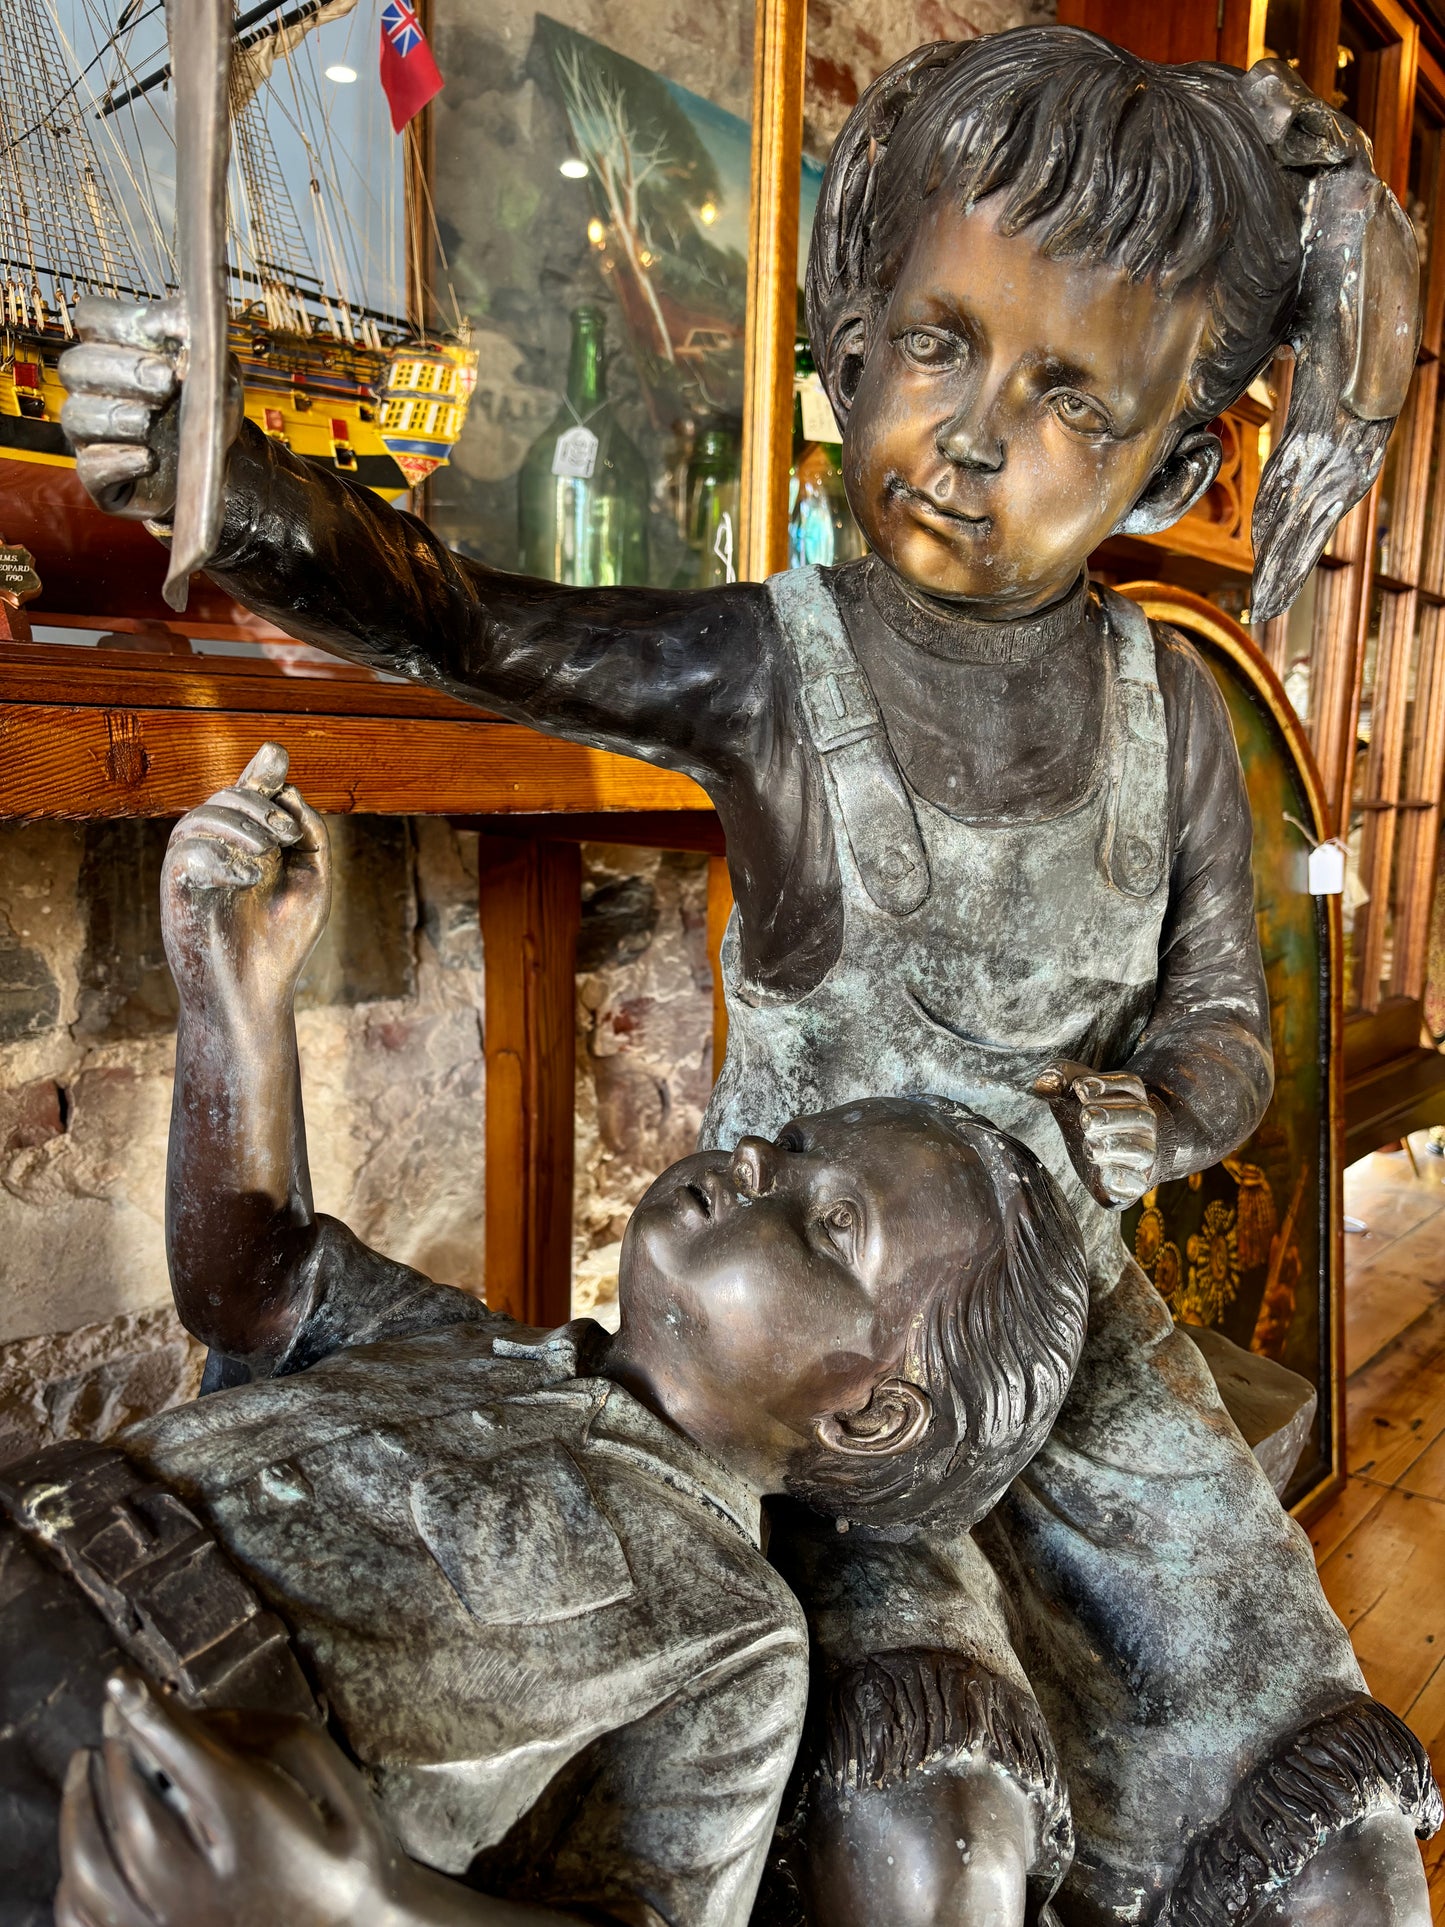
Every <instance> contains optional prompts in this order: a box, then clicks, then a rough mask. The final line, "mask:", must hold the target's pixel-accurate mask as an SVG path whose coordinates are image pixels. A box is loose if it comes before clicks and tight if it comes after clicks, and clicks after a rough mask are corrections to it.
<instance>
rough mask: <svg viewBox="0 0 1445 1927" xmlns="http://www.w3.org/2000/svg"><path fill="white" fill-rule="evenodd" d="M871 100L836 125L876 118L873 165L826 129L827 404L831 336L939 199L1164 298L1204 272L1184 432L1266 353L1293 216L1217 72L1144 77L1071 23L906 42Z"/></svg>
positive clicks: (1284, 294) (1284, 301)
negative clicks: (1206, 306)
mask: <svg viewBox="0 0 1445 1927" xmlns="http://www.w3.org/2000/svg"><path fill="white" fill-rule="evenodd" d="M877 86H878V88H879V89H881V90H882V91H881V93H880V94H878V95H876V96H875V95H872V94H870V96H868V97H866V98H865V101H864V102H863V103H860V106H859V108H858V109H857V110H856V115H855V118H858V117H861V119H862V121H863V122H867V121H869V120H872V119H878V118H880V117H881V118H886V119H889V120H891V121H892V125H891V127H890V128H888V130H887V132H886V135H885V138H884V142H883V145H882V151H881V152H880V151H879V145H878V140H877V135H876V133H874V132H873V131H871V130H870V132H869V138H868V142H867V146H866V148H865V147H864V146H863V145H862V143H859V142H857V141H850V140H849V130H846V129H845V131H844V134H843V136H842V137H841V139H840V141H839V143H838V148H837V149H835V153H834V160H833V163H832V165H831V166H830V169H829V174H828V179H827V181H826V184H825V187H824V192H823V199H822V201H821V203H820V206H819V211H818V223H817V227H816V229H815V233H814V243H813V250H812V254H811V256H810V258H809V262H808V321H809V326H810V328H811V329H812V333H813V346H814V352H815V354H816V355H817V358H818V366H819V368H820V370H825V371H826V372H825V374H824V379H825V381H827V380H830V378H831V382H830V385H836V386H837V387H838V388H839V389H840V390H841V391H842V392H843V395H844V397H845V398H846V397H847V395H848V393H849V392H850V390H849V384H850V382H851V383H856V380H857V372H858V370H855V369H854V368H853V367H852V366H851V365H850V363H851V362H852V359H853V357H854V356H856V355H857V353H858V349H857V347H856V346H853V345H852V343H853V340H854V337H853V336H851V335H850V334H849V326H850V323H853V322H855V321H861V322H862V323H863V325H864V328H865V329H866V328H867V327H868V324H869V323H870V322H871V321H872V320H873V319H874V318H876V315H877V313H878V312H879V311H880V310H881V308H882V306H883V304H884V302H885V301H886V299H887V296H888V294H889V292H890V291H891V289H892V286H893V283H894V281H895V279H896V278H897V275H898V271H899V269H900V268H901V266H902V264H903V258H904V255H905V253H906V252H907V248H908V244H909V242H910V241H911V239H912V236H913V233H914V231H915V229H916V228H917V225H918V222H919V218H920V216H921V213H922V211H923V208H924V205H925V204H926V203H927V202H928V201H929V200H930V199H931V198H932V196H933V195H934V194H936V193H938V192H940V191H944V192H947V193H949V194H951V195H952V196H953V197H954V198H955V199H956V200H957V201H958V202H959V203H960V204H961V205H962V206H963V207H965V208H971V207H974V206H976V205H977V204H978V203H979V202H980V201H983V200H986V199H988V198H989V197H990V196H993V195H997V197H998V201H997V207H998V215H997V218H998V225H999V228H1000V230H1001V231H1002V232H1003V233H1004V234H1021V233H1023V232H1024V231H1025V230H1027V232H1028V234H1029V236H1030V238H1031V239H1032V240H1033V241H1034V242H1035V243H1036V244H1037V245H1038V246H1039V248H1041V249H1042V251H1043V252H1044V253H1045V254H1048V255H1052V256H1055V257H1060V258H1070V259H1077V260H1082V261H1087V262H1090V263H1097V264H1104V265H1108V266H1110V267H1116V268H1119V269H1121V270H1122V271H1123V272H1124V273H1126V274H1128V275H1129V276H1130V277H1131V278H1132V279H1134V280H1136V281H1141V280H1144V279H1146V278H1149V279H1152V280H1154V281H1155V282H1157V283H1158V285H1159V287H1160V289H1161V291H1162V292H1165V293H1167V292H1168V291H1169V290H1170V289H1171V288H1175V287H1180V286H1182V285H1184V284H1185V283H1188V282H1192V281H1195V280H1198V279H1200V278H1202V277H1208V278H1209V281H1210V311H1209V321H1208V325H1207V328H1206V332H1205V337H1204V343H1203V346H1202V348H1201V350H1200V355H1199V360H1198V362H1197V363H1196V365H1195V369H1194V373H1193V376H1192V378H1191V381H1190V399H1189V421H1190V422H1191V423H1197V422H1205V421H1210V420H1212V419H1213V417H1214V416H1215V415H1217V414H1218V413H1219V412H1220V410H1221V409H1222V408H1225V407H1227V406H1228V405H1229V403H1230V402H1232V401H1233V400H1234V399H1235V398H1236V396H1238V395H1239V394H1241V393H1242V392H1243V390H1244V389H1245V388H1247V387H1248V386H1249V383H1250V381H1251V380H1252V379H1253V377H1254V375H1255V374H1256V372H1257V371H1258V370H1259V369H1260V368H1261V367H1262V366H1263V364H1264V363H1265V362H1267V361H1268V360H1269V357H1270V356H1271V354H1273V352H1274V350H1275V348H1276V346H1277V345H1278V344H1279V342H1280V341H1281V340H1282V339H1283V337H1284V333H1285V329H1286V327H1287V324H1288V321H1289V316H1290V310H1291V307H1292V305H1293V298H1294V291H1295V286H1296V284H1297V282H1298V280H1299V270H1300V237H1299V227H1298V216H1297V214H1296V211H1295V207H1294V204H1293V201H1292V198H1291V195H1290V193H1289V191H1288V189H1287V187H1286V184H1285V181H1284V178H1283V176H1282V174H1281V172H1280V169H1279V168H1278V166H1277V165H1276V164H1275V162H1274V160H1273V158H1272V156H1271V155H1270V152H1269V149H1268V148H1267V147H1266V146H1265V144H1264V142H1263V140H1262V139H1261V138H1260V135H1259V133H1258V131H1257V129H1256V127H1255V125H1254V122H1253V120H1252V118H1251V116H1250V113H1249V110H1248V108H1247V106H1246V103H1245V101H1244V98H1243V97H1242V95H1241V93H1240V88H1239V75H1238V74H1237V73H1236V72H1235V71H1234V70H1233V69H1232V68H1229V67H1218V66H1193V67H1159V66H1155V65H1154V64H1153V62H1151V61H1147V60H1141V59H1139V58H1138V56H1137V55H1135V54H1131V53H1128V52H1126V51H1125V50H1124V49H1123V48H1122V47H1116V46H1113V45H1112V44H1111V43H1110V42H1109V41H1107V40H1100V39H1098V38H1097V37H1096V36H1095V35H1094V34H1091V33H1085V32H1083V31H1082V30H1081V29H1078V28H1073V27H1020V28H1018V29H1016V30H1015V31H1013V32H1011V33H1001V34H990V35H989V36H987V37H986V38H984V39H981V40H967V41H961V42H953V43H945V44H942V45H939V46H934V47H923V48H920V49H919V50H918V51H917V52H916V53H914V54H911V55H910V56H909V57H908V59H907V60H905V61H903V62H901V63H900V64H899V65H898V66H896V67H894V68H893V69H892V70H891V72H890V73H888V74H885V75H884V77H883V79H882V80H881V81H879V82H878V83H877ZM870 110H871V111H870ZM857 131H859V132H861V131H862V128H861V126H860V128H859V129H858V130H857ZM864 170H866V172H867V176H868V178H867V181H866V183H864V182H863V181H861V180H860V178H859V177H860V174H862V173H863V171H864ZM860 186H861V187H862V189H863V191H862V192H859V191H858V189H859V188H860ZM840 348H841V350H842V352H841V355H840ZM859 368H860V369H861V364H859Z"/></svg>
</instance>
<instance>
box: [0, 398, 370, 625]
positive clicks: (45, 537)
mask: <svg viewBox="0 0 1445 1927" xmlns="http://www.w3.org/2000/svg"><path fill="white" fill-rule="evenodd" d="M329 465H330V464H326V466H329ZM373 468H374V469H375V471H376V473H375V475H374V476H373V474H372V473H371V472H370V471H371V470H372V469H373ZM350 475H351V479H353V480H356V481H360V482H363V483H365V484H366V485H367V486H370V487H378V488H381V489H383V490H385V492H386V493H387V494H395V493H396V492H397V485H398V483H399V482H401V481H402V477H401V475H400V473H399V471H398V469H397V467H396V464H395V463H394V462H393V461H392V460H391V458H390V457H389V456H387V457H381V456H372V457H368V456H365V455H360V456H358V457H357V458H356V468H355V469H354V470H352V471H350ZM0 542H3V543H6V544H8V545H9V546H11V547H19V548H25V549H29V551H30V553H31V555H33V556H34V558H35V572H36V574H37V575H38V576H39V577H40V593H39V595H37V596H36V597H34V598H33V600H31V601H29V602H27V604H26V614H27V615H28V616H29V618H30V620H31V622H32V623H35V622H39V623H43V622H44V621H45V618H46V615H47V614H53V615H63V616H90V617H94V618H95V620H96V623H97V625H98V626H99V627H104V626H105V624H106V623H107V622H108V621H113V620H116V619H118V618H127V619H130V620H134V621H141V622H160V623H165V624H167V625H168V626H170V627H175V626H176V625H177V616H176V612H175V610H174V609H172V608H170V607H169V606H168V605H167V603H166V602H165V600H164V598H163V597H162V595H161V586H162V584H163V583H164V581H165V574H166V560H167V558H166V551H165V549H164V547H163V546H162V544H161V543H159V542H157V540H156V539H155V537H154V536H153V535H151V534H149V533H148V531H147V530H146V528H145V525H144V524H143V523H141V522H131V521H126V520H124V519H123V518H122V517H120V516H116V515H106V514H105V513H104V512H103V511H102V510H100V509H98V508H97V507H96V506H95V503H94V502H92V501H91V499H90V497H89V496H88V495H87V494H86V492H85V489H84V488H83V487H82V486H81V482H80V479H79V477H78V476H77V474H76V472H75V458H74V456H72V455H71V454H69V453H68V445H67V443H66V441H65V437H64V436H63V434H62V433H61V431H60V428H59V426H58V424H56V423H55V422H49V421H37V420H32V419H30V418H28V417H26V416H23V415H5V414H0ZM186 619H189V620H190V621H192V622H197V623H207V624H217V625H220V626H223V627H233V626H236V625H240V626H242V627H245V626H248V623H249V618H248V617H246V616H245V614H244V612H243V611H241V610H240V609H238V608H237V606H236V604H235V603H234V602H233V601H232V600H231V598H230V597H229V596H227V595H225V594H223V593H222V591H221V590H220V589H218V588H217V587H216V585H215V584H214V583H213V582H211V581H210V580H209V579H208V578H207V577H206V576H196V577H195V578H194V579H193V581H192V583H191V594H190V600H189V602H188V603H187V605H186V611H185V616H184V617H182V618H180V621H181V622H182V623H184V621H185V620H186Z"/></svg>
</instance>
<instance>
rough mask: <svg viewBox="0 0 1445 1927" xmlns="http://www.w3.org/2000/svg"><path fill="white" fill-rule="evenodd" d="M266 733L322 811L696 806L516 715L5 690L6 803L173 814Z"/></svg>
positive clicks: (667, 786)
mask: <svg viewBox="0 0 1445 1927" xmlns="http://www.w3.org/2000/svg"><path fill="white" fill-rule="evenodd" d="M268 737H274V738H275V739H276V740H277V741H279V742H281V743H283V744H284V745H285V747H286V748H287V749H288V750H289V751H290V754H291V770H292V775H293V777H294V779H295V781H296V782H297V783H298V784H299V785H300V786H301V788H302V790H303V791H304V792H305V794H306V796H307V797H308V798H309V800H310V801H311V802H312V803H313V804H314V805H315V807H316V808H317V809H319V810H324V811H336V812H343V813H344V812H349V811H354V810H360V811H365V812H369V813H384V814H395V815H404V814H423V815H426V814H430V815H467V814H475V815H494V814H499V813H501V814H511V813H513V812H525V813H538V812H547V811H554V810H566V811H573V810H582V811H589V812H603V811H616V810H699V811H706V810H709V809H710V808H711V805H710V804H709V802H708V800H707V797H706V796H705V795H704V794H703V792H702V791H701V790H700V789H699V788H698V787H697V785H696V784H695V783H693V782H692V781H691V780H690V779H689V778H688V777H686V776H679V775H677V774H675V773H674V772H672V771H670V770H661V769H656V768H654V767H653V766H652V765H651V764H649V763H643V762H638V761H637V760H635V759H634V758H631V757H623V756H614V755H611V754H610V753H608V752H607V751H605V750H599V749H587V748H584V747H583V746H582V745H580V744H577V743H562V742H558V741H556V740H555V739H552V738H548V737H544V736H539V735H537V734H535V733H534V732H533V731H532V730H529V729H523V728H520V727H519V726H518V725H516V724H513V723H501V722H493V721H487V720H481V719H476V718H471V719H468V720H466V721H453V720H451V719H449V718H445V717H437V716H417V715H415V714H412V715H408V716H404V717H386V716H376V715H349V716H348V715H336V714H328V715H325V716H307V715H297V714H290V715H286V716H284V717H280V716H277V715H275V714H274V713H272V714H265V713H261V712H259V711H255V710H246V709H232V708H225V709H206V710H187V709H174V708H172V709H160V708H131V707H124V708H122V707H117V706H110V707H101V706H99V705H96V706H94V707H83V706H79V705H75V706H70V707H61V706H58V705H53V704H43V705H41V704H29V703H18V702H11V703H6V702H4V701H3V699H0V816H9V817H109V816H178V815H180V814H181V813H182V812H183V811H185V810H188V809H190V808H191V807H192V806H193V805H194V804H196V803H199V802H201V801H202V800H203V798H205V797H206V796H208V795H210V793H211V792H212V791H213V790H216V789H219V788H221V787H222V786H223V785H224V784H226V783H229V782H233V781H234V780H235V778H236V776H237V774H238V772H239V771H240V770H241V769H242V768H243V767H244V765H245V764H246V762H247V761H248V760H249V759H250V757H251V756H252V755H253V754H254V753H255V751H256V750H257V748H258V747H259V746H260V744H261V743H263V742H264V741H265V740H266V739H267V738H268Z"/></svg>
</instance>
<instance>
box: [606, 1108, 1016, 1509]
mask: <svg viewBox="0 0 1445 1927" xmlns="http://www.w3.org/2000/svg"><path fill="white" fill-rule="evenodd" d="M989 1197H990V1194H989V1192H988V1189H987V1185H986V1182H985V1180H984V1177H983V1174H982V1171H981V1169H980V1168H979V1167H978V1166H977V1165H976V1164H974V1163H971V1162H970V1156H969V1154H963V1153H961V1152H960V1150H959V1147H958V1144H957V1142H956V1140H954V1139H953V1138H952V1137H950V1136H948V1135H946V1134H945V1133H944V1132H943V1131H942V1130H940V1129H939V1127H938V1126H937V1125H935V1124H933V1123H932V1122H931V1121H930V1120H928V1119H926V1118H920V1117H918V1116H917V1115H916V1114H914V1113H911V1112H905V1111H904V1110H903V1109H902V1108H901V1107H900V1109H899V1111H898V1112H896V1113H894V1114H892V1115H891V1116H887V1117H884V1118H880V1117H879V1115H878V1112H877V1110H876V1108H872V1107H862V1108H845V1109H841V1110H836V1111H829V1112H827V1113H825V1114H824V1115H822V1116H820V1117H814V1118H803V1119H799V1120H797V1121H796V1122H794V1123H793V1124H791V1125H789V1127H788V1129H787V1130H786V1131H785V1132H784V1133H783V1134H782V1136H781V1137H780V1138H779V1139H778V1141H777V1143H776V1144H769V1143H767V1142H766V1141H765V1140H764V1139H762V1138H744V1139H743V1141H742V1143H741V1144H740V1145H739V1146H738V1148H737V1150H736V1151H734V1152H732V1153H728V1152H725V1151H705V1152H701V1153H699V1154H698V1155H697V1156H696V1157H691V1158H685V1159H683V1160H682V1162H681V1163H679V1164H675V1165H673V1166H672V1167H671V1169H669V1170H667V1171H665V1172H664V1173H663V1174H662V1176H661V1177H660V1178H659V1179H658V1180H657V1182H656V1183H655V1184H654V1185H653V1186H652V1188H651V1190H650V1191H648V1193H647V1195H646V1196H645V1197H644V1198H643V1200H642V1202H641V1203H640V1204H639V1205H638V1207H637V1209H636V1211H635V1212H634V1214H633V1217H632V1220H631V1223H630V1224H629V1225H628V1228H627V1236H626V1239H625V1242H624V1246H623V1252H622V1265H621V1280H620V1291H621V1299H622V1331H621V1334H620V1337H619V1340H618V1348H617V1351H616V1353H615V1354H614V1369H619V1375H620V1376H622V1377H624V1378H626V1377H627V1376H628V1373H629V1369H630V1371H631V1373H632V1374H633V1375H636V1376H640V1377H641V1379H642V1380H643V1381H644V1383H645V1386H646V1389H647V1390H648V1391H649V1392H650V1393H651V1394H652V1396H653V1397H654V1399H655V1400H656V1401H657V1402H658V1403H659V1404H660V1405H661V1406H662V1408H663V1409H664V1410H665V1411H666V1412H667V1414H668V1416H669V1417H670V1418H671V1419H672V1420H673V1422H674V1423H675V1424H677V1425H678V1426H680V1427H681V1429H682V1430H683V1431H685V1432H687V1433H688V1434H689V1435H690V1436H691V1437H692V1438H694V1439H696V1440H697V1441H698V1443H699V1444H702V1445H705V1446H708V1447H710V1448H711V1449H712V1450H713V1451H714V1452H716V1453H717V1455H718V1456H719V1457H720V1458H722V1459H724V1460H726V1461H727V1462H728V1463H729V1464H731V1465H734V1466H736V1467H739V1468H741V1469H746V1470H747V1471H749V1473H750V1474H751V1475H753V1476H754V1477H755V1478H756V1479H757V1481H758V1482H759V1483H760V1484H762V1485H764V1486H769V1487H772V1488H774V1489H776V1486H777V1484H778V1482H779V1481H778V1475H779V1472H780V1470H781V1469H782V1468H785V1467H786V1464H787V1463H788V1461H789V1460H790V1459H791V1458H792V1457H793V1456H795V1455H796V1453H797V1451H798V1450H799V1448H800V1447H801V1446H804V1445H812V1444H814V1442H815V1440H814V1431H813V1428H814V1426H815V1424H816V1422H817V1421H818V1420H819V1419H820V1418H824V1417H827V1416H828V1415H830V1414H833V1413H835V1412H851V1411H856V1410H857V1409H859V1408H860V1407H861V1406H863V1405H866V1404H867V1402H868V1399H869V1397H870V1396H871V1394H872V1391H873V1389H874V1387H875V1386H876V1385H877V1384H878V1383H879V1381H880V1379H882V1378H884V1377H886V1376H887V1375H888V1374H889V1373H890V1372H891V1371H893V1370H894V1369H896V1367H897V1366H898V1364H899V1362H900V1361H901V1359H902V1357H903V1353H904V1350H905V1347H906V1345H907V1340H908V1334H909V1329H910V1326H911V1324H912V1323H913V1322H914V1320H915V1319H916V1318H917V1317H918V1316H919V1315H920V1313H921V1307H922V1305H923V1304H924V1302H925V1299H926V1298H927V1296H928V1295H929V1293H930V1292H931V1290H932V1288H933V1287H934V1286H935V1285H936V1284H937V1282H938V1279H939V1262H940V1255H941V1254H944V1256H945V1262H947V1263H948V1264H949V1265H950V1266H955V1265H960V1266H961V1265H963V1264H965V1263H966V1262H967V1261H968V1257H969V1255H970V1253H971V1252H972V1251H973V1250H975V1249H977V1248H979V1247H982V1248H984V1249H988V1248H990V1247H991V1246H992V1244H993V1243H994V1241H995V1237H996V1233H995V1229H994V1223H993V1212H992V1207H991V1205H990V1203H989Z"/></svg>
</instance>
